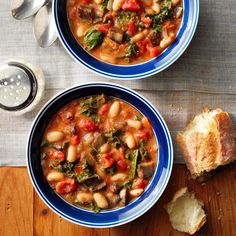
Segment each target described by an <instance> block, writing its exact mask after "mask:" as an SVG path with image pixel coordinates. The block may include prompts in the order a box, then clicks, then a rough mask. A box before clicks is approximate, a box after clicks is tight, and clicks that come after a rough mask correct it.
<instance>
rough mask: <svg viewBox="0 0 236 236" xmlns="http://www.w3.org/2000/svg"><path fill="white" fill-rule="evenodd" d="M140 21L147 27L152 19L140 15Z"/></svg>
mask: <svg viewBox="0 0 236 236" xmlns="http://www.w3.org/2000/svg"><path fill="white" fill-rule="evenodd" d="M141 21H142V22H143V23H144V26H145V27H146V28H149V27H150V25H151V23H152V20H151V18H150V17H142V18H141Z"/></svg>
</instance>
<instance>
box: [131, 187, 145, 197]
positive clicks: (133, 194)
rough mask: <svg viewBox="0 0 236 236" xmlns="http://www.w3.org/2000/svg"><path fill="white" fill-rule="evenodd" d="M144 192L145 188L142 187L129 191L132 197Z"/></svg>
mask: <svg viewBox="0 0 236 236" xmlns="http://www.w3.org/2000/svg"><path fill="white" fill-rule="evenodd" d="M142 193H143V189H142V188H138V189H132V190H130V191H129V195H130V196H131V197H138V196H140V195H141V194H142Z"/></svg>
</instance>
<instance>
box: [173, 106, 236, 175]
mask: <svg viewBox="0 0 236 236" xmlns="http://www.w3.org/2000/svg"><path fill="white" fill-rule="evenodd" d="M177 142H178V144H179V146H180V148H181V150H182V153H183V156H184V159H185V162H186V165H187V167H188V169H189V170H190V173H191V174H192V176H193V177H194V176H195V177H196V176H199V175H201V174H202V173H203V172H204V171H206V172H209V171H211V170H213V169H215V168H217V167H218V166H220V165H225V164H228V163H229V162H231V161H234V160H235V159H236V133H235V131H234V129H233V124H232V121H231V119H230V117H229V115H228V113H227V112H223V111H222V110H221V109H215V110H212V111H210V110H209V109H207V108H206V109H204V111H203V112H202V113H201V114H199V115H197V116H196V117H195V118H194V119H193V121H192V122H190V124H189V125H188V126H187V127H186V128H185V130H184V132H181V133H178V135H177Z"/></svg>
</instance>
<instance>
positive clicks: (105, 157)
mask: <svg viewBox="0 0 236 236" xmlns="http://www.w3.org/2000/svg"><path fill="white" fill-rule="evenodd" d="M114 162H115V161H114V159H113V158H112V154H111V153H105V154H102V158H101V164H102V166H103V167H104V168H105V169H107V168H109V167H111V166H112V165H113V164H114Z"/></svg>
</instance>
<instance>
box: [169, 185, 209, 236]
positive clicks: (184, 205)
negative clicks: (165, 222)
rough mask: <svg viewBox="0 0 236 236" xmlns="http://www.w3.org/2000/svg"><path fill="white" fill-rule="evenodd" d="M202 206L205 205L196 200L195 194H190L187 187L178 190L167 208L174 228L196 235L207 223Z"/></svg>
mask: <svg viewBox="0 0 236 236" xmlns="http://www.w3.org/2000/svg"><path fill="white" fill-rule="evenodd" d="M202 206H203V203H202V202H201V201H199V200H197V199H196V198H195V195H194V193H190V192H188V189H187V188H186V187H185V188H181V189H180V190H178V191H177V192H176V193H175V195H174V197H173V199H172V200H171V202H169V203H168V204H167V206H166V210H167V212H168V214H169V218H170V222H171V224H172V226H173V228H174V229H176V230H178V231H181V232H185V233H189V234H194V233H195V232H196V231H197V230H199V229H200V228H201V227H202V226H203V225H204V224H205V222H206V214H205V212H204V210H203V209H202Z"/></svg>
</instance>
